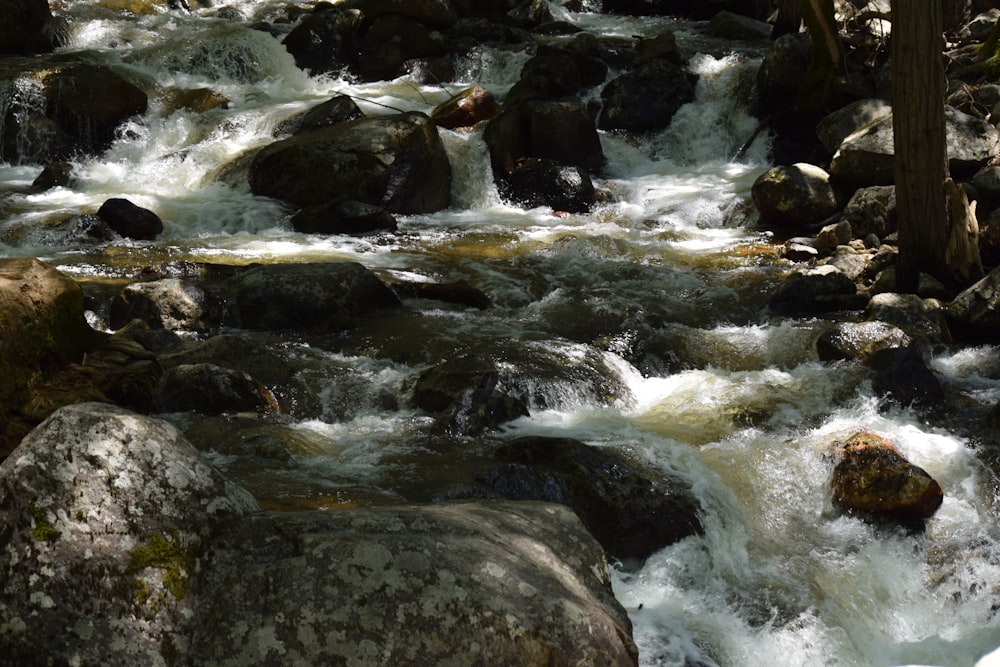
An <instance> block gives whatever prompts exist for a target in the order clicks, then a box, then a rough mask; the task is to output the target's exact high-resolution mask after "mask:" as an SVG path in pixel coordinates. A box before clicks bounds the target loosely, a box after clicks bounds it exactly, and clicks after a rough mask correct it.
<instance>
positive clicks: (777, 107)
mask: <svg viewBox="0 0 1000 667" xmlns="http://www.w3.org/2000/svg"><path fill="white" fill-rule="evenodd" d="M811 63H812V40H811V39H810V37H809V34H808V33H805V32H801V33H800V32H796V33H790V34H785V35H781V36H780V37H778V38H777V39H775V40H774V42H773V43H772V44H771V47H770V48H769V49H768V50H767V54H765V56H764V60H763V61H762V62H761V64H760V68H759V69H758V70H757V90H758V91H759V95H760V103H761V106H762V110H763V112H764V113H776V112H777V113H781V114H787V113H788V112H789V111H790V110H791V109H790V107H793V106H794V100H795V99H796V98H797V97H798V91H799V86H800V85H801V83H802V79H803V77H805V73H806V70H808V69H809V65H810V64H811ZM790 102H791V103H790ZM777 128H778V129H779V130H780V129H781V124H778V125H777Z"/></svg>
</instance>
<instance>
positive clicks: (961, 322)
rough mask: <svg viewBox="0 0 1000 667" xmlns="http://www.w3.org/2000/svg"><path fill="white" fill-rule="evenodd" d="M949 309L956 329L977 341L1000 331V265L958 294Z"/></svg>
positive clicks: (949, 317) (950, 318) (949, 314)
mask: <svg viewBox="0 0 1000 667" xmlns="http://www.w3.org/2000/svg"><path fill="white" fill-rule="evenodd" d="M947 312H948V319H949V321H950V322H952V323H953V324H954V326H955V328H956V329H958V330H959V331H961V333H962V334H963V335H964V336H968V337H970V338H972V339H974V340H975V339H983V338H992V337H993V336H994V335H995V334H996V333H997V332H1000V268H998V269H993V270H992V271H991V272H990V273H989V274H987V275H986V277H984V278H983V279H982V280H980V281H979V282H977V283H976V284H974V285H972V286H971V287H969V288H967V289H965V290H964V291H963V292H962V293H960V294H959V295H958V296H956V297H955V299H954V300H953V301H952V302H951V303H950V304H949V305H948V311H947Z"/></svg>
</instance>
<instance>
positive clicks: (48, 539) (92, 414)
mask: <svg viewBox="0 0 1000 667" xmlns="http://www.w3.org/2000/svg"><path fill="white" fill-rule="evenodd" d="M255 510H257V504H256V503H255V502H254V500H253V499H252V498H251V497H250V496H249V494H247V493H246V492H245V491H242V490H241V489H237V488H235V487H233V486H231V485H230V484H228V483H227V482H226V481H225V480H224V479H223V478H222V477H221V475H219V473H218V472H217V471H216V470H215V469H213V468H212V467H211V466H209V465H208V464H206V463H205V462H204V461H203V460H202V458H201V457H200V455H199V454H198V452H197V451H196V450H195V449H194V447H192V446H191V445H190V443H188V442H187V441H186V440H184V438H183V437H182V436H181V435H180V434H179V433H178V432H177V430H176V429H175V428H174V427H173V426H171V425H170V424H167V423H166V422H164V421H161V420H156V419H151V418H148V417H143V416H141V415H138V414H135V413H132V412H129V411H127V410H124V409H122V408H117V407H114V406H110V405H104V404H100V403H78V404H76V405H71V406H67V407H64V408H62V409H60V410H59V411H57V412H55V413H54V414H53V415H52V416H51V417H49V419H47V420H46V421H45V422H44V423H43V424H41V425H40V426H39V427H38V428H36V429H35V430H34V431H32V432H31V434H30V435H28V436H27V437H26V438H25V439H24V441H23V442H22V443H21V446H20V447H18V448H17V450H15V452H14V453H13V454H12V455H11V456H9V457H8V458H7V460H6V461H4V462H3V464H0V525H3V526H4V545H5V546H4V549H3V551H2V553H0V573H2V576H0V579H2V581H3V595H2V596H0V619H2V620H0V646H2V647H3V651H4V656H5V660H8V661H10V662H11V663H12V664H22V665H37V664H64V665H69V664H150V665H152V664H164V654H166V655H175V656H176V655H177V654H178V653H177V652H178V651H181V650H183V648H184V647H186V646H188V645H189V640H188V635H189V633H190V630H191V627H192V623H203V622H204V620H203V619H195V620H194V621H192V618H193V617H195V614H196V613H197V612H198V610H199V609H200V608H201V606H200V600H199V598H198V596H197V595H196V594H195V590H196V585H195V583H194V581H195V579H196V577H197V575H198V569H199V562H200V559H201V558H202V557H203V555H204V553H205V550H206V548H207V546H208V545H209V544H210V543H213V542H214V541H215V540H216V539H217V538H218V536H219V534H220V533H221V531H222V530H223V529H224V528H225V527H227V526H229V525H231V524H232V523H233V522H235V521H237V520H238V519H239V518H240V517H242V516H244V515H246V514H248V513H251V512H253V511H255ZM202 613H203V612H202ZM39 637H45V638H46V639H45V641H44V642H41V643H40V642H39V641H38V638H39Z"/></svg>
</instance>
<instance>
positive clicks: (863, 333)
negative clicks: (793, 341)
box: [816, 322, 911, 361]
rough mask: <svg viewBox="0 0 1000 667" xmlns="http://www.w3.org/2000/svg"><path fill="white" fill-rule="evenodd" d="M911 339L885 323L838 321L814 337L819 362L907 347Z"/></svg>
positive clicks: (864, 356)
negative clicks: (817, 336)
mask: <svg viewBox="0 0 1000 667" xmlns="http://www.w3.org/2000/svg"><path fill="white" fill-rule="evenodd" d="M910 343H911V339H910V337H909V336H907V335H906V333H905V332H904V331H903V330H902V329H900V328H899V327H897V326H894V325H892V324H888V323H886V322H838V323H836V324H834V325H833V327H831V328H830V329H828V330H827V331H825V332H823V333H822V334H821V335H820V337H819V338H818V339H817V340H816V352H817V353H818V354H819V358H820V360H821V361H836V360H839V359H865V358H867V357H869V356H871V355H872V354H873V353H875V352H877V351H879V350H884V349H886V348H890V347H907V346H909V345H910Z"/></svg>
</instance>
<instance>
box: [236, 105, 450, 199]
mask: <svg viewBox="0 0 1000 667" xmlns="http://www.w3.org/2000/svg"><path fill="white" fill-rule="evenodd" d="M248 178H249V181H250V187H251V188H252V189H253V191H254V193H255V194H258V195H265V196H268V197H275V198H277V199H284V200H286V201H290V202H292V203H294V204H297V205H299V206H312V205H315V204H323V203H326V202H332V201H342V200H347V199H352V200H356V201H363V202H366V203H368V204H374V205H376V206H381V207H383V208H385V209H386V210H387V211H389V212H390V213H431V212H434V211H438V210H440V209H442V208H445V207H446V206H447V205H448V201H449V197H450V193H451V165H450V164H449V163H448V155H447V153H446V152H445V149H444V144H443V143H442V142H441V137H440V136H439V135H438V132H437V126H436V125H434V124H433V123H432V122H431V121H430V119H429V118H428V117H427V116H425V115H424V114H421V113H416V112H413V113H402V114H394V115H391V116H380V117H377V118H362V119H359V120H354V121H349V122H345V123H339V124H337V125H333V126H330V127H325V128H322V129H319V130H314V131H312V132H303V133H301V134H297V135H295V136H293V137H290V138H288V139H284V140H281V141H276V142H275V143H273V144H271V145H269V146H265V147H264V148H263V149H261V150H260V151H259V152H258V153H257V155H255V156H254V158H253V161H252V163H251V165H250V171H249V174H248Z"/></svg>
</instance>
